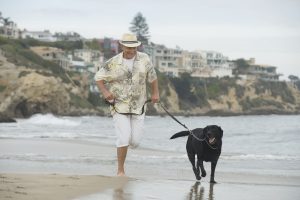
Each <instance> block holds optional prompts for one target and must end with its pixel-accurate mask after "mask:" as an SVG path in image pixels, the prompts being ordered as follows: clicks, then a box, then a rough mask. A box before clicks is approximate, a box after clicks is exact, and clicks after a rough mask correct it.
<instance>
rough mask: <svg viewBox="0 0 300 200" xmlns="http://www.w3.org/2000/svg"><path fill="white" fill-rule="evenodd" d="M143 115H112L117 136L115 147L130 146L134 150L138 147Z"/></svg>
mask: <svg viewBox="0 0 300 200" xmlns="http://www.w3.org/2000/svg"><path fill="white" fill-rule="evenodd" d="M144 119H145V113H144V114H142V115H122V114H119V113H114V114H113V121H114V126H115V130H116V135H117V141H116V146H117V147H124V146H129V145H130V146H131V147H133V148H136V147H137V146H138V145H139V142H140V140H141V137H142V134H143V132H144Z"/></svg>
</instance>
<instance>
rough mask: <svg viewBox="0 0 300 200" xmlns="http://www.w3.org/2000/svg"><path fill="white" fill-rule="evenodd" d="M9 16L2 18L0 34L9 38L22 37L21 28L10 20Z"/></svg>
mask: <svg viewBox="0 0 300 200" xmlns="http://www.w3.org/2000/svg"><path fill="white" fill-rule="evenodd" d="M7 19H8V18H6V19H5V20H2V21H1V22H2V26H0V35H1V36H3V37H7V38H13V39H18V38H19V37H20V30H19V29H18V26H17V24H16V23H14V22H13V21H8V20H7Z"/></svg>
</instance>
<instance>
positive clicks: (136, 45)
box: [119, 41, 141, 47]
mask: <svg viewBox="0 0 300 200" xmlns="http://www.w3.org/2000/svg"><path fill="white" fill-rule="evenodd" d="M119 43H120V44H121V45H123V46H125V47H138V46H140V45H141V42H140V41H136V42H130V43H128V42H123V41H119Z"/></svg>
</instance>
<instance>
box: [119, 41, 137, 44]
mask: <svg viewBox="0 0 300 200" xmlns="http://www.w3.org/2000/svg"><path fill="white" fill-rule="evenodd" d="M122 43H125V44H134V43H138V41H124V40H123V41H122Z"/></svg>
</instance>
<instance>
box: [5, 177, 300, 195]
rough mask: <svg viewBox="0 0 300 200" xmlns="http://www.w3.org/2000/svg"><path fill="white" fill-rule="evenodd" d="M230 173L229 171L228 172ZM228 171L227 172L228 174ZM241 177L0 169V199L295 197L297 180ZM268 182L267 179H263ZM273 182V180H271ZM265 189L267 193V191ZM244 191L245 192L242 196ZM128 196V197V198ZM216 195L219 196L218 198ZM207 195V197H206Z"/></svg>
mask: <svg viewBox="0 0 300 200" xmlns="http://www.w3.org/2000/svg"><path fill="white" fill-rule="evenodd" d="M231 175H232V174H231ZM231 175H228V176H231ZM240 178H241V179H240V180H235V181H226V182H220V183H217V184H210V183H208V182H206V181H201V182H198V181H195V180H178V179H161V178H154V177H148V178H133V177H112V176H103V175H74V174H73V175H72V174H69V175H67V174H57V173H52V174H36V173H0V182H1V184H0V196H1V199H15V200H31V199H44V200H51V199H55V200H94V199H95V200H96V199H115V198H116V197H118V198H116V199H118V200H126V199H134V200H135V199H175V200H176V199H178V200H179V199H186V197H192V198H196V197H198V198H197V199H202V198H199V195H202V196H203V197H204V196H208V198H207V199H209V200H212V199H214V197H215V199H228V200H237V199H240V197H241V196H243V199H258V200H259V199H274V200H277V199H278V200H279V199H297V198H298V197H300V192H299V188H300V184H296V185H288V184H278V181H279V180H277V179H276V178H274V177H272V176H268V177H262V178H261V180H263V182H260V181H255V182H252V181H250V182H247V180H251V179H253V178H251V175H246V174H244V175H243V176H242V177H240ZM266 181H267V182H269V183H266ZM272 182H274V184H272ZM266 192H267V193H266ZM244 195H245V196H244ZM129 197H131V198H129ZM218 197H219V198H218ZM205 199H206V198H205Z"/></svg>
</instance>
